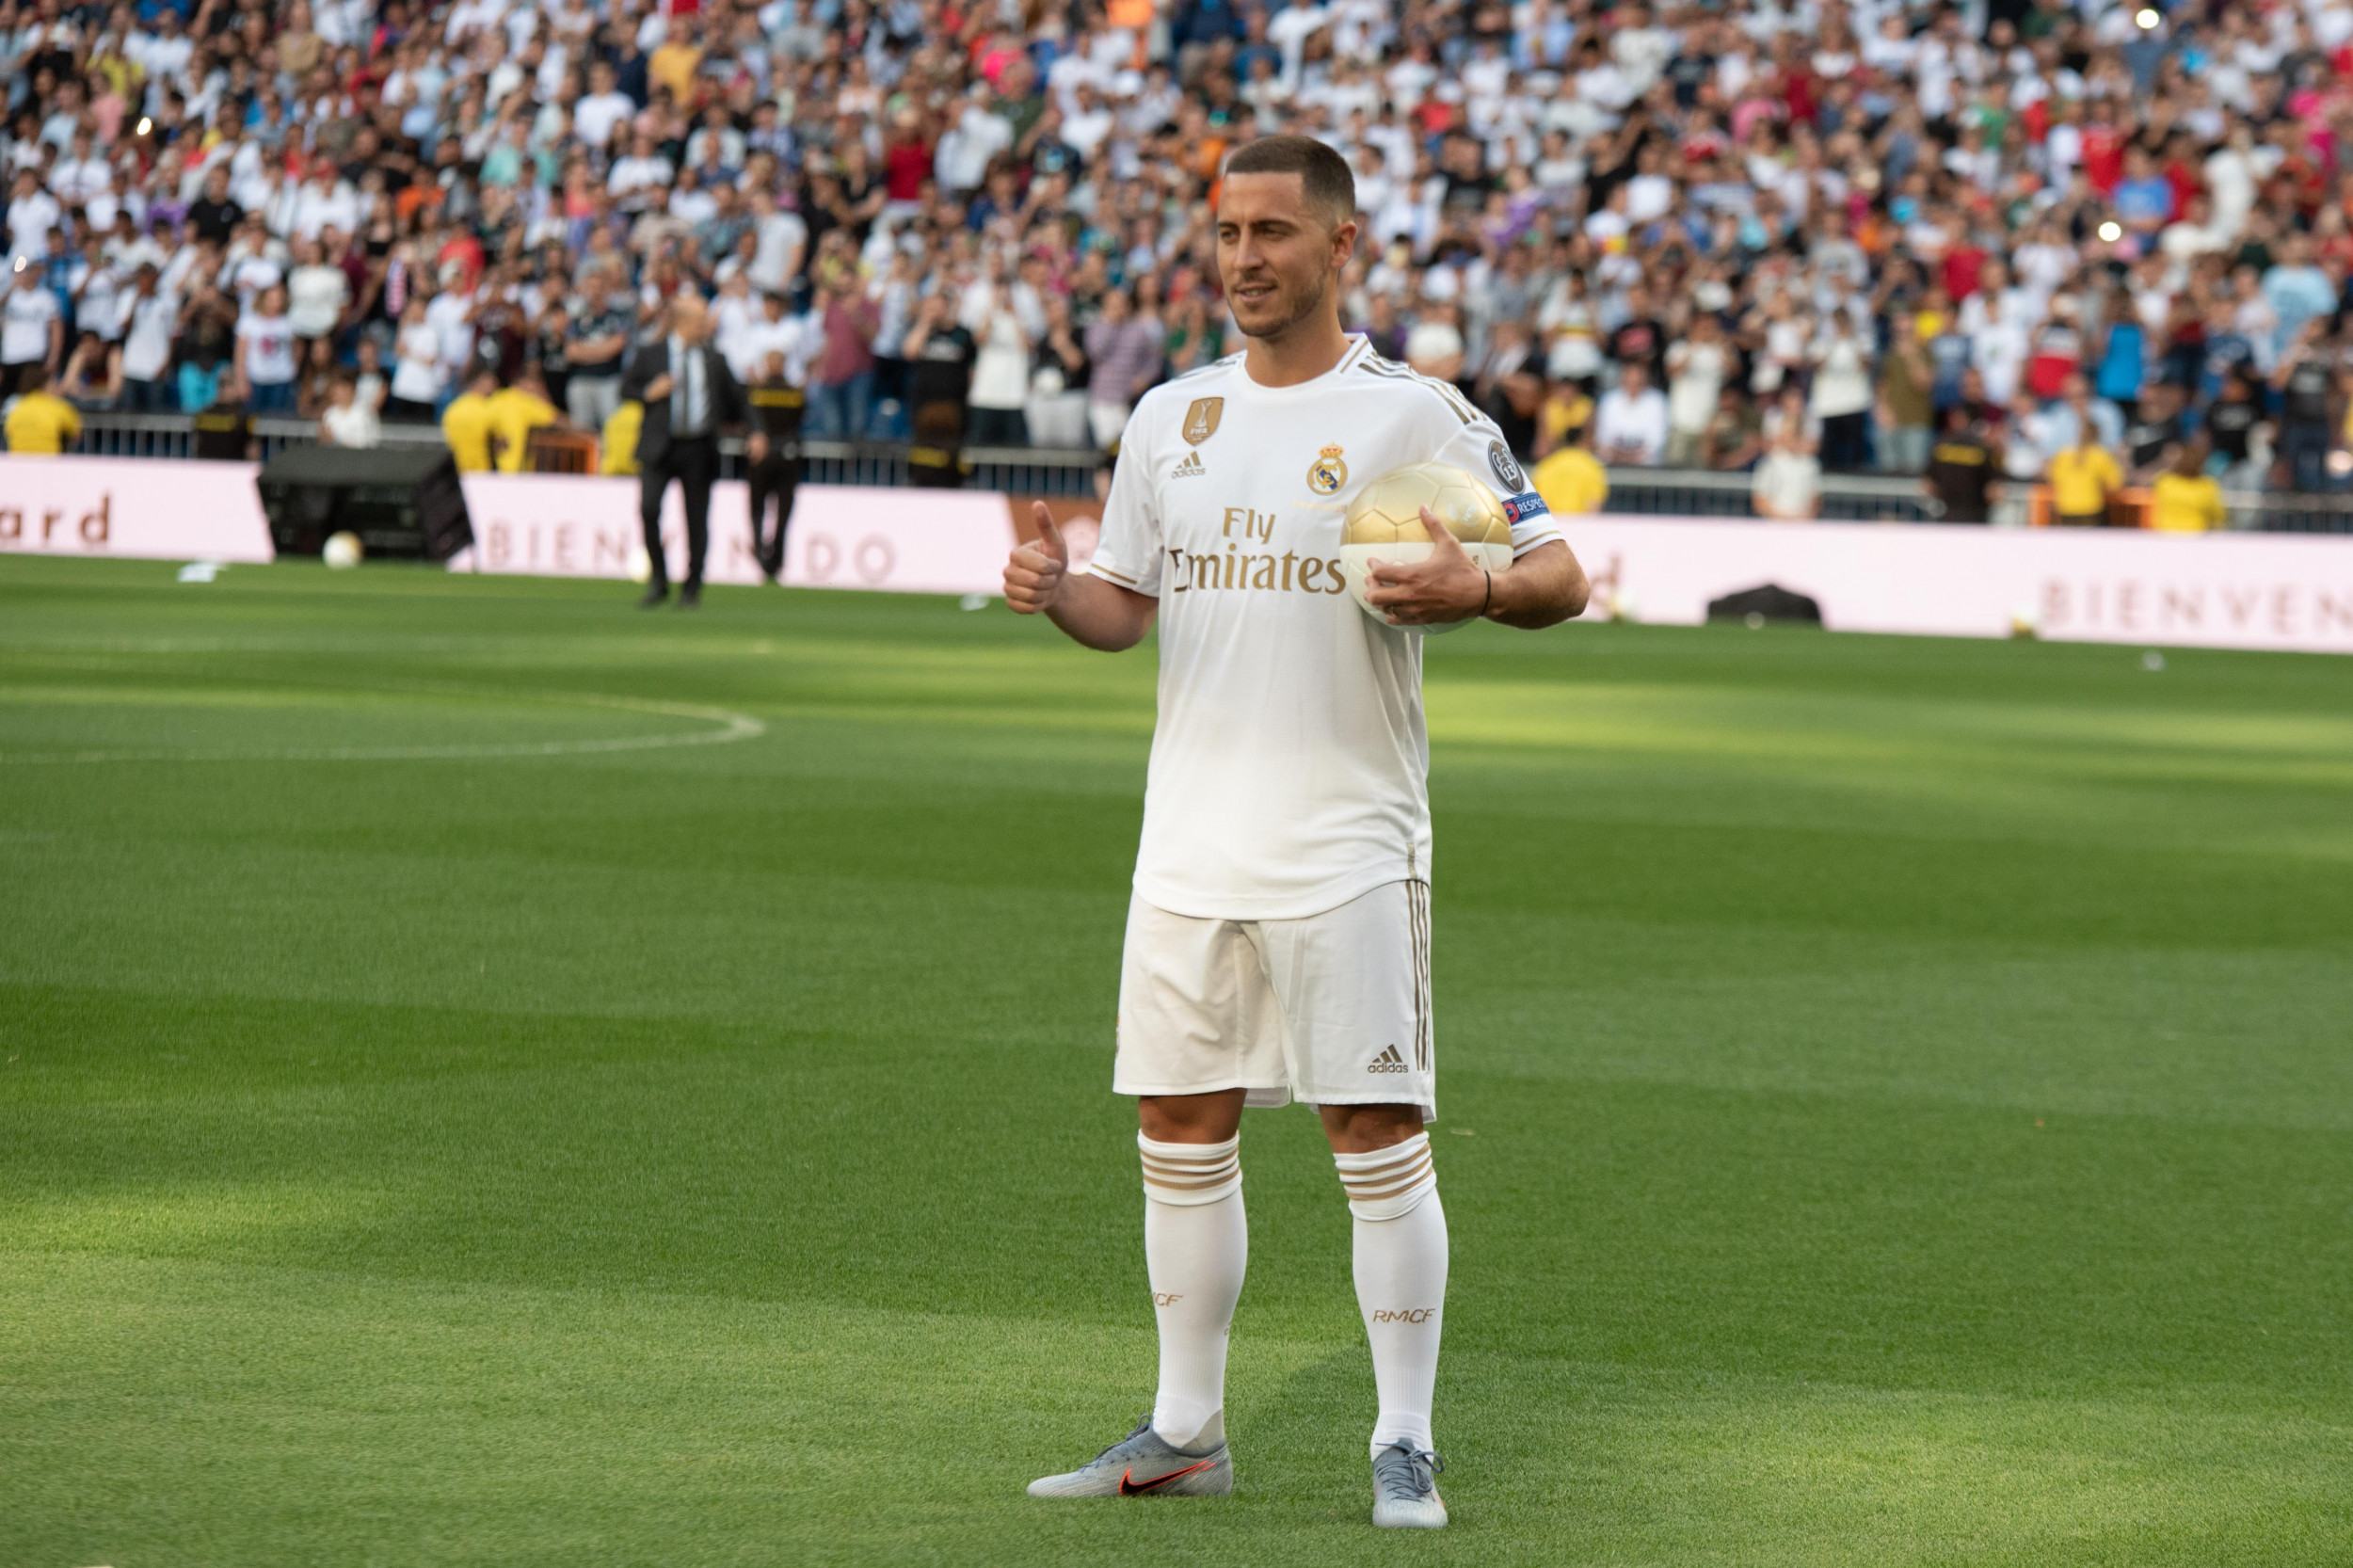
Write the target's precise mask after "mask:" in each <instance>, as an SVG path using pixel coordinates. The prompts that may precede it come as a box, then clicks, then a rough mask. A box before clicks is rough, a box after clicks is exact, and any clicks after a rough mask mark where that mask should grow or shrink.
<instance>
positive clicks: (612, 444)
mask: <svg viewBox="0 0 2353 1568" xmlns="http://www.w3.org/2000/svg"><path fill="white" fill-rule="evenodd" d="M645 425H646V406H645V405H644V404H643V403H636V402H631V403H624V404H622V405H621V406H620V407H619V408H616V409H614V410H613V413H612V416H611V417H610V418H608V419H607V420H606V421H605V422H604V432H603V435H604V456H602V458H601V459H600V461H599V462H598V465H597V472H599V473H609V474H633V473H635V472H637V433H638V432H639V431H640V430H642V429H644V428H645Z"/></svg>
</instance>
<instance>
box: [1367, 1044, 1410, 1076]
mask: <svg viewBox="0 0 2353 1568" xmlns="http://www.w3.org/2000/svg"><path fill="white" fill-rule="evenodd" d="M1407 1070H1408V1069H1407V1067H1406V1065H1405V1058H1403V1057H1401V1056H1400V1055H1398V1054H1397V1048H1396V1047H1395V1046H1391V1047H1389V1048H1388V1049H1386V1050H1385V1051H1383V1052H1382V1053H1381V1054H1380V1055H1378V1056H1376V1057H1374V1058H1373V1059H1372V1065H1370V1066H1369V1067H1367V1068H1366V1069H1365V1071H1367V1072H1369V1073H1401V1072H1405V1071H1407Z"/></svg>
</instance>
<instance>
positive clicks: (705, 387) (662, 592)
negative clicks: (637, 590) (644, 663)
mask: <svg viewBox="0 0 2353 1568" xmlns="http://www.w3.org/2000/svg"><path fill="white" fill-rule="evenodd" d="M666 326H667V328H668V330H667V331H666V332H665V333H664V335H663V336H662V337H660V338H657V339H656V340H654V341H653V342H652V343H649V344H646V345H645V346H644V347H642V348H640V349H638V350H637V352H636V353H635V354H633V355H632V356H631V358H630V361H629V369H628V370H627V371H626V372H625V373H623V375H622V376H621V400H622V401H623V402H625V403H626V402H631V401H635V402H638V403H642V404H644V405H645V408H646V419H645V424H643V426H641V427H640V429H639V431H638V435H637V463H638V468H639V470H640V471H641V472H643V474H644V481H643V488H641V490H640V492H639V508H640V511H641V513H642V515H643V517H644V520H645V524H646V553H647V554H648V556H650V557H652V559H653V581H652V582H651V583H649V584H647V587H646V597H645V598H644V599H643V600H640V601H639V602H640V603H641V604H642V605H643V606H644V607H645V608H647V609H651V608H653V606H655V605H657V604H660V603H661V602H662V601H663V600H665V599H667V598H669V596H670V568H669V562H668V561H667V560H666V559H665V558H664V554H663V550H662V495H663V492H664V491H665V490H667V489H668V488H670V481H671V480H673V479H675V480H677V481H678V483H679V493H680V498H681V499H683V500H684V501H685V503H686V577H685V580H684V581H683V582H682V583H680V584H679V596H678V603H679V608H680V609H681V610H692V609H693V608H695V606H696V605H697V604H699V603H701V602H702V594H703V555H704V552H706V550H708V548H709V546H710V543H711V482H712V480H713V479H716V478H717V477H718V476H719V431H720V428H721V426H723V425H729V424H746V423H748V422H749V420H750V417H751V408H750V406H749V405H748V404H747V403H746V402H745V401H744V389H743V387H742V386H741V385H740V384H739V383H738V382H737V381H736V379H735V376H733V375H732V374H731V373H730V372H729V371H728V362H727V360H726V359H724V358H723V357H722V356H721V355H720V354H719V353H718V351H717V350H715V349H713V348H712V346H711V334H712V321H711V312H710V311H709V310H707V309H706V308H705V307H704V305H703V302H702V301H701V300H700V299H698V298H696V297H695V296H693V295H681V296H679V297H678V298H677V299H675V300H673V301H671V303H670V308H669V311H668V312H667V315H666ZM749 451H750V456H751V460H752V461H753V462H755V463H757V462H759V461H760V458H762V457H764V456H767V451H768V442H767V438H766V437H764V436H762V435H761V434H760V432H758V431H757V430H755V431H754V432H753V433H752V437H751V443H750V448H749Z"/></svg>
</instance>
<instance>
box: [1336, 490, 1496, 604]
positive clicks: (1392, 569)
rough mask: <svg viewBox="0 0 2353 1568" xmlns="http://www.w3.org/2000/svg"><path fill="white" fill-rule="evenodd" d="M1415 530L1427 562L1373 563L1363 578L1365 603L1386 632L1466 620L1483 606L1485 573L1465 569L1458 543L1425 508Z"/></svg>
mask: <svg viewBox="0 0 2353 1568" xmlns="http://www.w3.org/2000/svg"><path fill="white" fill-rule="evenodd" d="M1421 525H1422V527H1423V528H1424V529H1425V530H1426V531H1427V532H1428V533H1429V535H1430V543H1431V546H1432V548H1431V552H1430V554H1429V557H1428V558H1427V559H1426V560H1422V561H1417V562H1415V563H1414V564H1412V565H1410V566H1409V565H1406V564H1405V563H1403V562H1399V561H1379V560H1376V561H1374V562H1373V563H1372V567H1371V569H1370V570H1369V571H1368V572H1367V573H1366V574H1365V581H1366V583H1367V584H1368V586H1367V588H1366V591H1365V602H1367V603H1368V604H1377V605H1379V606H1380V607H1381V608H1382V609H1383V610H1384V611H1385V612H1386V613H1387V615H1388V620H1389V624H1390V625H1391V626H1434V625H1439V624H1443V623H1444V622H1447V621H1452V620H1468V619H1469V618H1470V617H1471V616H1475V615H1477V614H1479V608H1480V606H1481V605H1482V604H1484V603H1486V602H1487V599H1488V594H1487V573H1486V571H1485V570H1484V569H1483V568H1480V567H1476V566H1473V565H1472V564H1471V558H1470V552H1467V551H1465V549H1464V548H1463V541H1462V540H1460V539H1458V538H1456V537H1455V536H1454V531H1453V530H1452V529H1450V528H1449V527H1448V526H1447V525H1446V524H1445V523H1443V522H1440V521H1439V520H1438V519H1437V516H1436V514H1435V513H1433V512H1432V511H1431V510H1430V508H1429V507H1427V506H1424V507H1423V508H1422V509H1421Z"/></svg>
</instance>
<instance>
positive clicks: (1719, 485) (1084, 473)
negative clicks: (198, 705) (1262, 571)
mask: <svg viewBox="0 0 2353 1568" xmlns="http://www.w3.org/2000/svg"><path fill="white" fill-rule="evenodd" d="M194 431H195V424H194V421H193V420H192V419H190V417H189V416H187V415H185V414H120V413H94V414H86V415H84V416H83V422H82V439H81V442H80V444H79V447H78V448H77V450H79V451H82V452H85V453H90V454H93V455H96V456H109V457H186V456H193V455H194V448H195V434H194ZM253 433H254V439H255V440H256V441H257V442H258V443H259V445H260V447H261V449H262V450H261V455H262V458H263V460H264V461H267V460H268V459H269V458H270V457H272V456H276V455H277V454H278V453H279V451H280V450H281V449H283V448H285V447H288V446H303V445H309V444H310V443H312V442H313V441H315V440H317V439H318V427H317V426H316V425H315V424H312V423H311V422H310V421H309V420H300V419H278V418H261V419H256V420H255V421H254V422H253ZM384 444H385V445H386V446H405V447H416V446H439V445H440V444H441V432H440V428H439V427H438V426H436V425H430V424H387V425H385V426H384ZM719 451H720V462H721V472H723V473H725V474H727V475H728V476H729V477H741V475H742V473H743V471H744V443H743V442H742V441H741V440H735V439H732V438H730V439H728V440H722V441H721V442H720V443H719ZM801 455H802V457H803V459H804V461H805V462H806V463H807V465H808V466H807V470H806V477H807V478H808V479H809V480H810V481H811V482H813V483H816V484H822V485H884V486H898V485H904V484H906V483H907V482H908V477H907V460H906V448H905V447H904V445H902V444H899V443H897V442H892V441H804V442H803V443H802V444H801ZM964 456H965V458H966V460H967V461H968V462H969V463H970V464H971V465H972V467H971V472H970V473H969V474H968V477H967V479H966V483H967V485H968V486H969V487H970V488H973V489H982V490H1002V491H1006V492H1008V493H1011V494H1016V495H1092V494H1093V493H1094V491H1095V472H1096V469H1097V468H1098V467H1099V466H1100V465H1101V463H1102V457H1101V456H1100V455H1099V454H1097V453H1094V452H1083V451H1060V450H1052V449H1048V448H1023V447H968V448H967V449H966V451H965V454H964ZM2024 489H2025V487H2020V486H2007V485H2004V486H1996V487H1995V493H1996V495H1997V497H1998V498H1999V499H1997V501H1996V504H1995V512H1994V520H1995V521H1996V522H1997V523H2023V522H2025V501H2024V499H2023V492H2024ZM1749 497H1750V479H1749V476H1748V475H1747V474H1745V473H1718V472H1710V471H1708V470H1704V469H1652V468H1612V469H1610V470H1609V500H1608V501H1606V502H1604V503H1603V504H1602V510H1603V511H1604V512H1605V513H1609V514H1612V515H1616V516H1636V517H1641V516H1651V517H1661V516H1664V517H1721V518H1746V517H1753V516H1754V515H1755V514H1754V509H1753V506H1752V505H1751V504H1750V500H1749ZM1821 497H1822V501H1821V516H1822V517H1823V518H1825V519H1830V520H1839V521H1849V522H1929V521H1933V520H1934V519H1935V512H1936V508H1935V506H1934V505H1933V504H1932V503H1930V501H1929V498H1928V496H1927V495H1926V494H1925V493H1924V492H1923V491H1922V488H1921V486H1920V482H1919V481H1918V480H1917V479H1913V478H1906V477H1902V476H1899V475H1892V474H1890V475H1880V474H1852V473H1835V474H1826V475H1824V476H1823V479H1822V489H1821ZM2223 500H2224V503H2225V504H2226V505H2227V506H2228V508H2229V512H2230V526H2231V527H2232V528H2233V529H2243V530H2249V531H2253V532H2262V533H2277V534H2353V494H2337V493H2330V494H2320V495H2315V494H2307V493H2303V492H2297V491H2284V490H2243V491H2231V492H2228V493H2226V494H2225V495H2224V497H2223Z"/></svg>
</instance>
